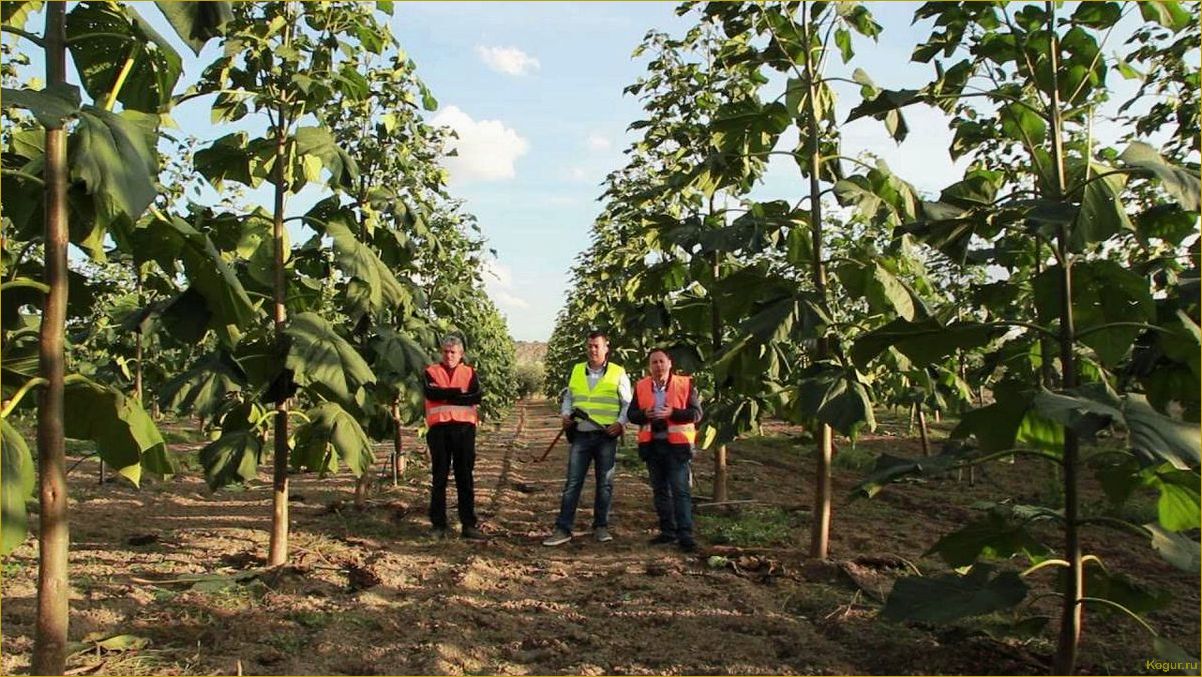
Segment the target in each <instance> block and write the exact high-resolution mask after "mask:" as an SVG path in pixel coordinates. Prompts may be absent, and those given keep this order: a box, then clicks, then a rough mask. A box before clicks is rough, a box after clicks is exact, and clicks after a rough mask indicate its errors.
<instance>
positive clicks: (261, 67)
mask: <svg viewBox="0 0 1202 677" xmlns="http://www.w3.org/2000/svg"><path fill="white" fill-rule="evenodd" d="M391 4H392V3H385V2H381V3H374V4H370V5H369V4H364V3H354V2H335V3H321V4H307V3H296V2H273V3H234V4H230V3H221V2H216V3H161V4H160V5H159V11H161V12H162V13H163V15H164V16H165V18H166V19H167V20H168V21H169V22H170V24H171V25H172V27H173V28H174V29H175V30H176V31H177V32H178V33H179V35H180V37H181V38H182V39H183V40H184V41H185V42H186V43H187V45H188V46H189V47H190V48H191V49H192V50H193V51H194V52H195V53H196V54H199V52H200V49H201V47H202V46H203V45H204V44H205V43H206V42H207V41H208V40H210V39H217V40H219V41H220V43H221V50H220V52H219V55H218V56H217V57H216V58H215V60H214V61H213V62H212V63H210V64H208V65H207V67H206V68H205V69H204V71H203V75H202V76H201V77H200V79H199V81H198V82H196V83H184V84H187V86H186V87H185V86H184V84H181V83H180V75H181V72H182V63H183V57H182V56H181V55H180V54H179V53H178V52H176V50H175V49H174V48H173V47H172V46H171V44H170V43H169V42H168V41H166V40H165V39H164V38H163V37H162V36H160V35H159V34H157V33H156V32H155V31H154V30H153V29H152V28H151V27H150V25H149V24H148V23H147V22H146V21H145V19H144V18H143V17H142V16H140V14H139V11H138V10H137V9H135V8H134V7H133V6H130V5H118V4H116V3H105V2H83V3H78V4H76V5H74V6H73V7H70V8H68V7H67V6H66V5H65V3H57V2H56V3H46V5H45V6H44V7H43V6H42V5H41V3H38V2H6V3H4V5H3V16H2V17H0V19H2V27H3V30H4V32H6V33H9V34H13V35H16V36H19V38H20V39H21V40H23V46H25V45H28V46H32V47H34V48H37V49H40V50H42V51H43V52H44V57H43V58H44V61H45V63H46V68H47V70H46V77H45V80H44V81H43V83H44V86H42V87H39V86H38V84H37V83H33V82H29V81H24V82H22V80H21V77H22V76H23V75H24V71H23V70H22V69H21V68H20V66H21V64H22V62H23V61H24V62H27V59H25V58H24V57H21V56H20V51H19V50H14V49H12V48H11V47H9V46H8V45H6V47H5V50H6V53H5V57H6V60H5V70H4V72H3V74H2V75H3V78H4V85H5V90H4V92H3V102H4V105H5V110H4V115H5V124H4V127H3V132H2V134H3V191H4V194H5V204H4V211H3V221H4V238H3V273H2V275H3V283H2V284H3V286H2V287H0V292H2V293H3V308H4V317H3V326H2V336H0V351H2V352H3V354H4V365H3V370H4V373H3V389H4V391H3V394H4V407H3V411H2V412H0V413H2V414H3V416H4V420H3V443H4V444H3V462H4V468H3V478H4V479H3V508H4V515H3V523H4V547H5V551H6V552H7V551H8V550H9V549H11V548H12V547H14V546H15V545H16V544H19V543H20V542H21V541H23V540H24V538H25V501H26V498H27V497H28V496H29V495H30V494H31V492H32V491H33V488H34V483H35V474H34V471H33V467H34V462H35V458H36V462H37V466H38V472H37V474H36V482H37V485H38V487H39V496H40V510H39V520H38V522H39V539H38V540H39V548H40V551H39V554H40V556H39V582H38V622H37V638H36V644H35V649H34V657H33V666H32V669H33V672H35V673H36V674H61V673H62V671H63V669H64V665H65V658H66V646H67V590H68V587H67V581H68V579H67V573H68V572H67V551H68V542H69V541H68V531H67V528H68V515H67V484H66V477H65V468H64V453H65V447H64V440H65V438H68V437H70V438H78V439H87V440H92V441H93V442H94V443H95V445H96V450H97V453H98V455H99V457H100V458H101V459H102V460H103V461H104V462H105V463H107V464H108V465H110V466H111V467H112V468H113V469H115V471H116V472H117V473H119V474H121V475H123V476H125V477H127V478H128V479H130V480H131V481H133V482H135V483H137V482H138V481H139V479H140V477H141V475H142V473H143V472H152V473H157V474H160V475H169V474H172V473H175V472H177V471H178V469H179V462H178V459H177V458H176V457H175V456H174V455H173V454H172V453H171V452H170V451H169V450H168V449H167V445H166V443H165V442H164V440H163V437H162V435H161V434H160V432H159V430H158V429H157V427H156V425H155V423H154V420H153V417H152V416H151V415H150V414H148V412H147V411H146V410H145V409H144V403H145V402H153V403H154V405H155V406H154V407H152V408H159V407H160V406H161V408H162V409H165V410H170V411H173V412H175V413H178V414H180V415H184V416H195V417H200V418H201V419H203V420H206V421H208V424H209V426H211V428H212V429H213V430H214V431H215V432H214V433H213V436H214V437H215V439H214V440H213V441H212V442H211V443H209V444H208V445H207V446H206V447H205V448H204V449H203V450H202V451H201V453H200V460H201V463H202V465H203V467H204V472H205V476H206V479H207V480H208V483H209V485H210V486H211V487H213V488H214V489H217V488H220V487H222V486H225V485H228V484H231V483H236V482H244V481H248V480H252V479H254V478H256V477H257V476H258V472H259V466H260V462H261V461H263V460H265V459H264V458H263V456H264V455H265V452H266V451H267V450H268V449H269V448H270V449H271V453H270V454H269V458H270V462H271V465H272V486H273V499H272V515H273V517H272V529H271V535H270V544H269V552H268V557H267V561H268V563H269V564H270V565H278V564H282V563H283V562H285V561H286V559H287V557H288V523H289V522H288V479H289V471H290V470H293V471H296V470H302V471H318V472H321V473H329V472H335V471H337V470H339V469H340V468H341V467H342V466H345V467H346V468H347V469H349V470H350V471H351V472H352V473H353V474H355V475H360V474H362V473H364V472H365V471H367V470H368V469H369V468H370V465H371V462H372V458H373V448H374V442H373V440H392V441H393V442H394V444H395V445H396V449H397V451H400V439H401V438H400V429H401V427H402V426H406V425H413V424H415V423H419V422H420V420H421V411H422V402H421V371H422V369H423V368H424V366H425V364H427V363H428V362H429V361H430V359H431V357H432V353H433V350H434V349H435V348H436V346H437V342H438V337H439V336H440V335H442V334H444V333H446V332H451V331H457V332H460V333H461V334H462V335H463V336H464V338H465V343H466V344H467V346H468V350H469V355H470V356H471V357H472V358H473V361H474V363H475V365H476V366H477V368H478V369H479V371H480V373H481V377H482V380H484V381H485V382H486V383H487V386H488V396H487V398H486V399H485V401H484V403H483V406H482V409H483V414H484V416H485V417H497V416H499V415H501V413H502V412H503V411H504V410H505V409H506V408H507V407H508V406H509V405H510V404H511V403H512V401H513V400H514V399H515V397H516V394H517V392H516V386H515V385H514V383H513V379H512V378H511V372H512V369H513V366H514V349H513V343H512V341H511V340H510V338H509V336H508V331H507V328H506V326H505V322H504V319H503V318H502V317H501V316H500V314H499V313H498V312H497V309H496V308H495V307H494V306H493V305H492V304H491V302H490V301H489V300H488V298H487V296H486V295H485V294H484V293H483V285H482V279H481V270H482V266H481V264H482V258H483V251H484V247H483V241H482V238H481V236H480V231H479V228H478V226H477V225H476V224H475V221H474V219H473V218H472V217H471V216H470V215H468V214H466V213H465V212H464V211H463V209H462V207H461V205H460V204H459V203H458V202H456V201H455V200H453V199H452V198H451V197H450V196H449V195H448V193H447V191H446V187H445V181H446V177H445V172H444V171H443V170H442V169H441V168H440V167H439V166H438V159H439V158H440V157H442V156H443V155H444V153H445V151H446V143H447V136H446V132H445V130H438V129H434V128H431V127H430V126H429V125H427V124H425V123H424V122H423V121H422V113H421V111H422V109H425V110H433V109H434V108H436V106H437V102H436V101H435V100H434V98H433V96H432V95H431V93H430V92H429V91H428V89H427V88H426V87H425V85H423V84H422V82H421V81H420V80H419V79H418V78H417V76H416V74H415V64H414V63H413V61H412V60H410V59H409V58H408V57H407V56H405V55H404V53H403V51H402V50H401V49H400V46H399V45H398V44H397V42H396V40H395V38H394V37H393V36H392V34H391V32H390V30H389V26H388V19H389V18H390V16H391V13H392V7H391ZM38 11H41V13H42V14H43V16H44V18H45V28H44V30H43V31H42V33H41V34H37V33H34V32H32V30H30V29H29V28H28V27H27V22H28V21H29V18H30V16H31V14H36V13H37V12H38ZM68 54H70V56H71V58H72V59H73V60H74V62H75V65H76V69H77V71H78V72H79V73H80V78H81V79H80V82H79V83H78V84H75V83H70V82H68V80H67V73H66V59H67V55H68ZM199 97H206V99H205V100H206V101H211V111H212V115H211V117H212V120H213V122H214V123H215V124H228V125H231V127H232V128H234V129H247V130H257V131H235V132H232V133H230V134H227V135H225V136H222V137H221V138H218V139H216V140H215V141H213V142H211V143H206V144H200V143H199V142H196V141H194V140H187V139H180V138H177V137H176V136H173V133H172V132H171V131H169V129H170V128H171V118H170V114H171V111H172V110H173V108H174V107H176V106H178V105H180V104H182V103H184V102H186V101H189V100H192V99H196V98H199ZM244 119H245V122H242V121H243V120H244ZM201 182H207V183H208V184H209V185H210V186H211V187H212V188H213V189H215V190H216V191H217V194H218V196H219V197H218V201H217V204H198V203H196V202H195V201H193V200H192V199H191V198H193V197H194V196H196V195H199V194H201V193H200V191H198V190H197V191H194V190H192V189H193V188H196V187H198V186H199V185H200V184H201ZM260 186H264V187H267V188H268V189H269V190H270V194H271V196H272V202H271V204H270V205H268V206H264V207H259V206H251V205H249V204H247V200H246V195H247V192H246V191H247V190H248V189H257V188H259V187H260ZM306 186H317V187H319V189H320V190H321V191H324V194H325V197H324V199H321V200H320V201H318V202H317V203H316V204H315V205H314V206H313V207H312V208H310V209H309V210H308V211H307V212H305V213H304V214H299V215H295V214H294V212H293V211H290V210H289V208H288V205H289V202H290V201H291V200H293V199H294V198H295V197H296V195H297V194H298V193H299V192H300V191H301V190H302V189H303V188H305V187H306ZM294 240H295V241H294ZM69 244H73V245H75V246H76V247H77V248H79V250H81V251H82V252H83V253H85V255H86V256H87V258H88V259H89V261H90V262H80V263H78V264H72V265H71V266H69V265H68V257H67V249H68V245H69ZM34 392H36V393H37V398H36V403H35V401H34V400H35V398H34V397H32V396H30V394H31V393H34ZM33 410H36V416H37V426H38V439H37V445H36V449H33V450H31V449H30V447H29V445H28V444H27V443H26V441H25V440H24V439H23V438H22V436H21V434H20V433H19V432H18V430H17V428H16V427H15V426H13V425H12V424H11V423H10V421H9V420H8V417H9V416H10V415H12V414H14V413H16V412H22V411H30V412H31V413H32V411H33ZM269 444H270V445H271V446H270V447H269V446H268V445H269ZM35 451H36V453H34V452H35Z"/></svg>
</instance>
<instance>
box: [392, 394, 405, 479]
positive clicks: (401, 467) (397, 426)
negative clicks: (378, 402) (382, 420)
mask: <svg viewBox="0 0 1202 677" xmlns="http://www.w3.org/2000/svg"><path fill="white" fill-rule="evenodd" d="M391 413H392V486H394V487H395V486H397V485H398V484H400V479H401V476H402V475H404V474H405V466H406V459H405V444H404V438H403V437H402V436H401V405H400V404H399V403H398V402H393V403H392V409H391Z"/></svg>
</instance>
